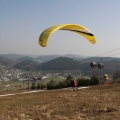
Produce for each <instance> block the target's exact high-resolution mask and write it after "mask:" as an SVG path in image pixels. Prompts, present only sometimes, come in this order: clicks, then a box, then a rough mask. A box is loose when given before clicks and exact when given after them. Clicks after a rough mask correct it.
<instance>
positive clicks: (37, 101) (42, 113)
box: [0, 83, 120, 120]
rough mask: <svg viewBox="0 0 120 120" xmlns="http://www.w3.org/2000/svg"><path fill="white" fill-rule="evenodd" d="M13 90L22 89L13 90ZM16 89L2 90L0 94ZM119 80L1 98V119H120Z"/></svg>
mask: <svg viewBox="0 0 120 120" xmlns="http://www.w3.org/2000/svg"><path fill="white" fill-rule="evenodd" d="M14 92H22V91H21V90H19V91H14ZM7 93H9V94H10V93H13V91H7V92H6V91H5V92H2V91H1V92H0V94H7ZM119 119H120V83H118V84H111V85H101V86H94V87H90V88H87V89H79V90H78V91H76V92H73V91H72V89H61V90H49V91H41V92H37V93H29V94H21V95H13V96H6V97H0V120H119Z"/></svg>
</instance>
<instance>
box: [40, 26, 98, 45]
mask: <svg viewBox="0 0 120 120" xmlns="http://www.w3.org/2000/svg"><path fill="white" fill-rule="evenodd" d="M57 30H67V31H72V32H75V33H78V34H80V35H82V36H84V37H85V38H86V39H87V40H88V41H90V42H91V43H93V44H95V43H96V39H95V37H94V35H93V34H92V32H90V31H89V30H88V29H87V28H85V27H83V26H81V25H77V24H61V25H57V26H52V27H49V28H48V29H46V30H44V31H43V32H42V33H41V35H40V37H39V44H40V46H42V47H46V46H47V41H48V38H49V37H50V35H52V34H53V33H54V32H55V31H57Z"/></svg>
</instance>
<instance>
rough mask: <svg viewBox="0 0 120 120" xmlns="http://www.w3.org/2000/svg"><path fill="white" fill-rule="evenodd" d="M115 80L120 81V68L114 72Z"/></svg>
mask: <svg viewBox="0 0 120 120" xmlns="http://www.w3.org/2000/svg"><path fill="white" fill-rule="evenodd" d="M113 80H115V81H120V70H118V71H116V72H115V73H114V75H113Z"/></svg>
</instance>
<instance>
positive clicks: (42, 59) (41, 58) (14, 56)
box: [0, 54, 85, 63]
mask: <svg viewBox="0 0 120 120" xmlns="http://www.w3.org/2000/svg"><path fill="white" fill-rule="evenodd" d="M33 56H34V57H33ZM35 56H36V55H30V54H28V55H27V54H26V55H19V54H1V55H0V57H4V58H7V59H11V60H18V59H19V60H22V59H23V60H33V61H38V62H41V63H42V62H47V61H50V60H52V59H55V58H58V57H68V58H73V59H76V60H79V59H83V58H85V57H84V56H81V55H74V54H67V55H57V54H55V55H38V56H36V57H35Z"/></svg>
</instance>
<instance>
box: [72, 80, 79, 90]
mask: <svg viewBox="0 0 120 120" xmlns="http://www.w3.org/2000/svg"><path fill="white" fill-rule="evenodd" d="M71 84H72V88H73V91H76V90H78V88H77V81H76V80H75V79H71Z"/></svg>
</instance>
